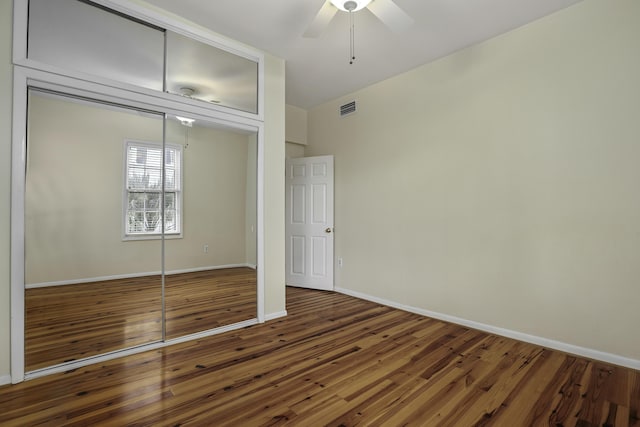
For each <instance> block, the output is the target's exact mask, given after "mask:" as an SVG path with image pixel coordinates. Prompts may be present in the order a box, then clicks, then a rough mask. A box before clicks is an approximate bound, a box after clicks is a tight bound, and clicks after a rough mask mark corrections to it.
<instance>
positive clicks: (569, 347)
mask: <svg viewBox="0 0 640 427" xmlns="http://www.w3.org/2000/svg"><path fill="white" fill-rule="evenodd" d="M335 290H336V292H339V293H341V294H345V295H349V296H352V297H356V298H360V299H363V300H367V301H371V302H375V303H378V304H382V305H386V306H388V307H393V308H397V309H400V310H403V311H408V312H410V313H415V314H420V315H422V316H426V317H431V318H434V319H438V320H443V321H445V322H449V323H455V324H457V325H461V326H466V327H469V328H472V329H478V330H480V331H484V332H488V333H490V334H495V335H500V336H503V337H507V338H512V339H515V340H518V341H524V342H527V343H530V344H535V345H539V346H542V347H547V348H551V349H554V350H559V351H562V352H565V353H570V354H575V355H577V356H582V357H586V358H589V359H595V360H599V361H602V362H606V363H611V364H613V365H618V366H624V367H626V368H631V369H635V370H640V360H637V359H631V358H628V357H624V356H619V355H617V354H612V353H606V352H603V351H599V350H594V349H591V348H586V347H580V346H577V345H573V344H568V343H565V342H562V341H555V340H551V339H548V338H543V337H538V336H535V335H529V334H525V333H523V332H518V331H513V330H510V329H504V328H499V327H497V326H492V325H487V324H484V323H478V322H474V321H472V320H467V319H462V318H460V317H455V316H450V315H448V314H442V313H438V312H435V311H430V310H424V309H421V308H417V307H412V306H408V305H404V304H400V303H397V302H394V301H389V300H385V299H383V298H378V297H374V296H371V295H367V294H363V293H360V292H356V291H352V290H350V289H345V288H339V287H336V289H335Z"/></svg>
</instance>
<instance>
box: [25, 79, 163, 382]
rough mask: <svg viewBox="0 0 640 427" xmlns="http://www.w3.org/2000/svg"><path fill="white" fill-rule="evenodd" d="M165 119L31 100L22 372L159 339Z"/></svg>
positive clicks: (60, 99)
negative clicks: (23, 369)
mask: <svg viewBox="0 0 640 427" xmlns="http://www.w3.org/2000/svg"><path fill="white" fill-rule="evenodd" d="M162 141H163V116H162V115H161V114H155V113H150V112H146V111H140V110H136V109H131V108H125V107H122V106H116V105H111V104H107V103H103V102H96V101H92V100H88V99H84V98H83V99H80V98H74V97H70V96H65V95H61V94H57V93H50V92H44V91H40V90H36V89H30V91H29V98H28V136H27V160H26V183H25V184H26V191H25V288H26V289H25V310H26V319H25V365H26V371H34V370H38V369H41V368H44V367H50V366H54V365H57V364H61V363H64V362H69V361H73V360H78V359H84V358H88V357H92V356H96V355H99V354H103V353H109V352H112V351H117V350H122V349H125V348H129V347H134V346H139V345H143V344H147V343H151V342H155V341H161V340H162V339H163V334H162V276H161V271H162V262H161V260H162V258H161V256H162V240H161V237H162V236H161V232H162V226H161V218H162V191H161V190H162V166H163V165H162V162H163V156H162Z"/></svg>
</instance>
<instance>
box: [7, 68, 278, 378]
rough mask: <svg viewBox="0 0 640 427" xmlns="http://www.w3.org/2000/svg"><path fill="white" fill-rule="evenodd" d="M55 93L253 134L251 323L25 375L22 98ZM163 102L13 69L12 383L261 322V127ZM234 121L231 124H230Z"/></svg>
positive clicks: (24, 129) (24, 109) (24, 110)
mask: <svg viewBox="0 0 640 427" xmlns="http://www.w3.org/2000/svg"><path fill="white" fill-rule="evenodd" d="M29 87H36V88H41V89H48V90H55V91H58V92H63V93H66V94H70V95H76V96H85V97H90V98H92V99H96V100H101V101H105V102H113V103H120V104H122V103H123V100H125V103H126V105H128V106H132V107H138V108H143V109H144V108H148V109H154V110H156V111H160V112H163V113H165V114H173V115H175V114H184V113H185V112H187V113H188V114H189V115H190V116H192V117H195V118H201V119H202V120H209V121H214V122H217V123H220V124H221V125H226V126H229V127H232V128H236V129H244V130H248V131H252V132H256V133H257V146H258V153H257V172H256V176H257V186H256V192H257V197H256V199H257V200H256V203H257V221H256V224H257V230H256V231H257V232H256V236H257V242H256V244H257V264H258V265H257V313H256V319H254V320H251V321H247V322H242V323H238V324H234V325H230V326H228V327H226V326H225V327H221V328H217V329H213V330H209V331H204V332H202V333H197V334H193V335H189V336H186V337H180V338H175V339H171V340H165V341H164V342H161V343H154V344H149V345H144V346H140V347H136V348H132V349H125V350H121V351H117V352H112V353H107V354H104V355H100V356H96V357H92V358H88V359H83V360H80V361H78V362H72V363H69V364H63V365H57V366H54V367H51V368H45V369H42V370H38V371H34V372H31V373H25V347H24V345H25V300H24V287H25V270H24V266H25V257H24V249H25V219H24V214H25V189H26V187H25V178H26V158H27V157H26V137H27V135H26V133H27V95H28V88H29ZM180 107H182V108H183V109H180V110H178V109H175V103H171V102H163V101H162V100H159V99H158V98H157V97H151V96H148V95H144V94H138V93H132V92H130V91H129V90H127V89H119V88H114V87H105V86H103V85H100V84H96V83H91V82H88V81H83V80H78V79H77V78H74V77H68V76H63V75H59V74H53V73H49V72H47V71H42V70H34V69H32V68H27V67H22V66H14V86H13V129H12V160H11V161H12V167H11V186H12V187H11V382H12V383H14V384H16V383H19V382H22V381H24V380H25V379H31V378H36V377H39V376H43V375H48V374H52V373H57V372H64V371H67V370H70V369H75V368H78V367H81V366H86V365H89V364H93V363H97V362H101V361H104V360H109V359H113V358H116V357H121V356H125V355H128V354H134V353H139V352H142V351H148V350H152V349H155V348H160V347H164V346H167V345H172V344H175V343H179V342H184V341H188V340H191V339H198V338H202V337H204V336H208V335H213V334H217V333H222V332H226V331H229V330H233V329H237V328H240V327H244V326H248V325H251V324H255V323H263V322H264V321H265V313H264V124H263V123H262V122H261V121H258V120H255V119H249V118H246V117H233V116H231V115H230V114H226V113H216V112H212V111H211V110H207V109H205V108H195V107H190V106H180ZM230 118H233V120H230Z"/></svg>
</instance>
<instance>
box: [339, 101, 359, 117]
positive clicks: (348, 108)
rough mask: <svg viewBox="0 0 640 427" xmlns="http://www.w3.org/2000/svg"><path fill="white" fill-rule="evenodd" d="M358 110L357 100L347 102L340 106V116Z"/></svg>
mask: <svg viewBox="0 0 640 427" xmlns="http://www.w3.org/2000/svg"><path fill="white" fill-rule="evenodd" d="M355 112H356V101H351V102H347V103H346V104H344V105H341V106H340V117H344V116H348V115H349V114H353V113H355Z"/></svg>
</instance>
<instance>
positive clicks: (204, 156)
mask: <svg viewBox="0 0 640 427" xmlns="http://www.w3.org/2000/svg"><path fill="white" fill-rule="evenodd" d="M29 111H30V112H29V117H30V120H29V144H28V146H29V151H28V153H29V156H28V159H27V191H26V197H25V199H26V200H25V226H26V238H25V243H26V248H25V264H26V266H25V274H26V283H27V284H38V283H48V282H59V281H62V282H64V281H75V280H83V279H84V280H92V279H94V278H98V277H109V276H120V275H129V274H134V273H151V272H157V271H160V269H161V265H162V264H161V241H160V240H157V239H156V240H144V241H141V240H132V241H123V240H122V233H123V232H122V215H123V211H122V209H123V208H122V203H123V201H122V199H123V187H124V172H123V170H124V165H123V161H124V160H123V159H124V141H125V140H134V141H135V140H137V141H150V142H154V141H155V142H161V141H162V120H161V119H160V118H159V117H147V116H141V115H138V114H133V113H131V112H129V111H126V110H113V109H105V108H103V107H102V106H100V105H97V104H80V103H77V102H73V101H69V100H65V99H62V98H59V97H51V96H42V95H40V94H38V92H35V93H33V94H32V95H31V97H30V99H29ZM185 130H188V147H187V148H185V149H184V150H183V153H182V154H183V185H182V190H183V191H182V193H183V205H182V215H183V220H182V225H183V233H182V238H179V239H167V240H166V242H165V248H166V249H165V255H166V256H165V263H166V264H165V268H166V270H167V271H176V270H185V269H194V268H195V269H197V268H206V267H216V266H224V265H230V264H246V263H247V259H246V247H245V245H246V239H245V227H246V220H245V216H246V204H247V197H246V189H247V158H248V139H247V135H246V134H242V133H239V132H231V131H228V130H219V129H212V128H210V127H206V126H204V125H203V124H201V123H198V122H196V123H195V124H194V126H193V127H192V128H186V127H184V126H182V125H180V124H179V123H178V122H177V121H169V122H168V123H167V142H169V143H175V144H180V145H184V144H185V143H186V142H187V141H186V140H185ZM254 158H255V156H254ZM254 165H255V163H254ZM254 169H255V166H254ZM254 175H255V174H254ZM253 200H255V197H254V199H253ZM254 205H255V202H254ZM254 210H255V209H254ZM204 245H208V252H206V253H205V252H204V250H203V246H204Z"/></svg>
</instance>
